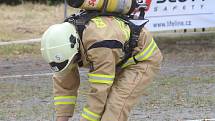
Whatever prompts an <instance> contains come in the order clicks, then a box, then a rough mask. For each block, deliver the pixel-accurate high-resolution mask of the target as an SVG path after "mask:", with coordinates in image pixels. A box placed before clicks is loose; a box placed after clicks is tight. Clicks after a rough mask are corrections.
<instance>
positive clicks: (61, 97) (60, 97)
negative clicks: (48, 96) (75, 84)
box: [54, 96, 76, 100]
mask: <svg viewBox="0 0 215 121" xmlns="http://www.w3.org/2000/svg"><path fill="white" fill-rule="evenodd" d="M68 98H72V99H74V98H76V96H56V97H54V100H59V99H68Z"/></svg>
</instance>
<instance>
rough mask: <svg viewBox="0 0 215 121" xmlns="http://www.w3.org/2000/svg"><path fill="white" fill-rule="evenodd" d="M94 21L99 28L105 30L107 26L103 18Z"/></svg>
mask: <svg viewBox="0 0 215 121" xmlns="http://www.w3.org/2000/svg"><path fill="white" fill-rule="evenodd" d="M92 21H93V22H94V23H95V24H96V26H97V27H98V28H104V27H106V26H107V25H106V24H105V22H104V21H103V20H102V18H101V17H96V18H93V19H92Z"/></svg>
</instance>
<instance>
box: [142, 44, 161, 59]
mask: <svg viewBox="0 0 215 121" xmlns="http://www.w3.org/2000/svg"><path fill="white" fill-rule="evenodd" d="M156 47H157V45H156V43H154V44H153V47H152V49H151V50H150V52H149V53H148V54H147V55H146V56H145V57H143V58H141V59H138V60H139V61H143V60H147V59H148V58H149V57H150V56H151V55H152V54H153V52H154V50H155V48H156Z"/></svg>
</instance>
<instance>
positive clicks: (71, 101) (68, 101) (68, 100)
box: [54, 96, 76, 105]
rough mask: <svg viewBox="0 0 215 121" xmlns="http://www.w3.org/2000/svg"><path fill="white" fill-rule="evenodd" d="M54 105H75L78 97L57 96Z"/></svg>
mask: <svg viewBox="0 0 215 121" xmlns="http://www.w3.org/2000/svg"><path fill="white" fill-rule="evenodd" d="M54 101H55V102H54V105H75V103H76V96H56V97H54Z"/></svg>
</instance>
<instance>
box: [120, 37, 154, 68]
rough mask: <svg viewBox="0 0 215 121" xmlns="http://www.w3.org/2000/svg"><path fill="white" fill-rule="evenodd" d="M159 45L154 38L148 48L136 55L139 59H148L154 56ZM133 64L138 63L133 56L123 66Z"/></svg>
mask: <svg viewBox="0 0 215 121" xmlns="http://www.w3.org/2000/svg"><path fill="white" fill-rule="evenodd" d="M156 47H157V45H156V43H155V41H154V39H153V38H152V40H151V42H150V44H149V45H148V47H147V48H146V49H144V51H142V52H140V53H139V54H137V55H136V56H134V57H135V59H136V60H137V61H144V60H147V59H148V58H149V57H151V56H152V54H153V52H154V50H155V48H156ZM132 64H136V63H135V61H134V59H133V57H131V58H129V59H128V61H127V62H126V63H125V64H123V66H122V68H125V67H127V66H129V65H132Z"/></svg>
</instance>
